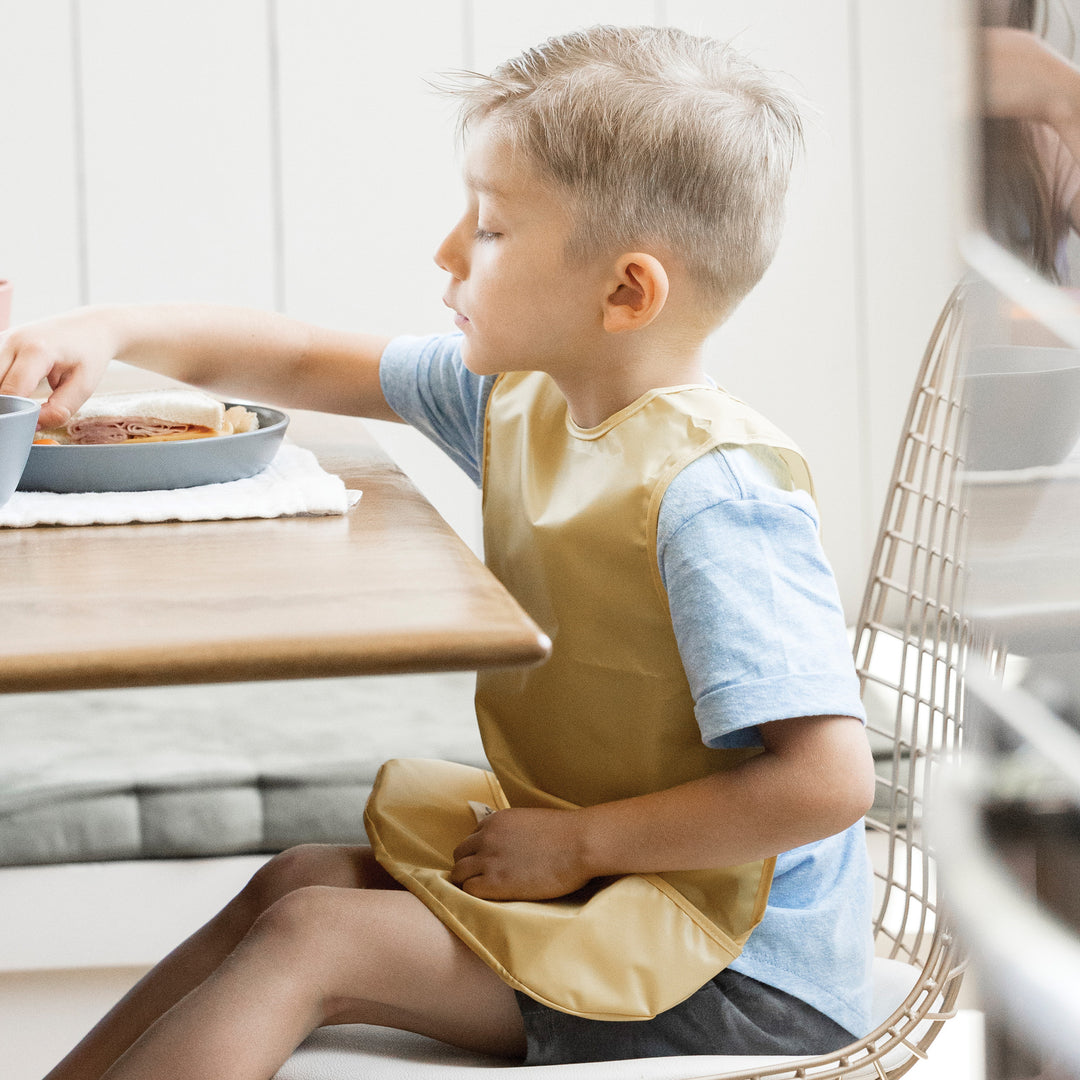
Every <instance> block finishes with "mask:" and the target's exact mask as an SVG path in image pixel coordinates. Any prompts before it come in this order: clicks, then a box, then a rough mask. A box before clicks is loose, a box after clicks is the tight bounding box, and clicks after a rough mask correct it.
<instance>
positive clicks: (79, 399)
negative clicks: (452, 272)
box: [0, 304, 398, 427]
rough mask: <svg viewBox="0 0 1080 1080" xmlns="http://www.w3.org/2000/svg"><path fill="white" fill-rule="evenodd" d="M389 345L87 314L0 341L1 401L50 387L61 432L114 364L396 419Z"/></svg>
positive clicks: (51, 420) (261, 328)
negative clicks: (388, 375) (387, 381)
mask: <svg viewBox="0 0 1080 1080" xmlns="http://www.w3.org/2000/svg"><path fill="white" fill-rule="evenodd" d="M387 341H388V339H387V338H385V337H380V336H377V335H368V334H357V333H349V332H345V331H340V330H330V329H325V328H322V327H318V326H314V325H311V324H309V323H304V322H301V321H299V320H296V319H291V318H287V317H286V316H283V315H278V314H275V313H271V312H263V311H256V310H248V309H245V308H233V307H225V306H217V305H210V304H159V305H145V306H129V307H127V306H100V307H87V308H80V309H77V310H75V311H72V312H68V313H66V314H64V315H59V316H56V317H53V318H50V319H43V320H41V321H38V322H32V323H25V324H23V325H21V326H18V327H15V328H13V329H12V330H9V331H7V332H6V333H4V334H0V393H5V394H18V395H24V396H25V395H29V394H32V393H34V392H35V390H36V389H37V387H38V385H39V384H40V383H41V381H42V380H43V379H45V380H47V381H48V383H49V386H50V388H51V394H50V395H49V398H48V400H47V401H46V402H45V404H44V405H43V406H42V410H41V417H40V424H41V426H42V427H51V426H55V425H57V424H62V423H64V422H65V421H66V420H67V419H68V417H69V416H70V415H71V414H72V413H73V412H74V411H75V410H76V409H78V407H79V406H80V405H81V404H82V403H83V402H84V401H85V400H86V398H87V397H89V396H90V394H92V393H93V392H94V389H95V388H96V386H97V385H98V383H99V382H100V380H101V378H102V376H103V375H104V373H105V370H106V368H107V367H108V364H109V361H110V360H113V359H117V360H123V361H125V362H127V363H130V364H134V365H136V366H138V367H141V368H145V369H147V370H150V371H156V372H159V373H161V374H163V375H167V376H170V377H172V378H175V379H180V380H181V381H183V382H186V383H191V384H192V385H195V386H201V387H203V388H205V389H207V390H212V391H216V392H218V393H220V394H228V395H233V396H237V397H244V398H251V399H255V400H259V401H265V402H268V403H271V402H272V403H274V404H279V405H285V406H291V407H294V408H308V409H318V410H322V411H326V412H337V413H346V414H350V415H356V416H369V417H373V418H377V419H386V420H396V419H398V417H397V415H396V414H395V413H394V412H393V410H392V409H391V408H390V407H389V405H387V403H386V400H385V398H384V397H383V394H382V390H381V387H380V385H379V358H380V356H381V355H382V351H383V349H384V348H385V345H386V343H387Z"/></svg>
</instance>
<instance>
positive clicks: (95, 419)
mask: <svg viewBox="0 0 1080 1080" xmlns="http://www.w3.org/2000/svg"><path fill="white" fill-rule="evenodd" d="M258 426H259V417H258V415H257V414H256V413H253V412H252V411H251V410H250V409H245V408H244V407H243V406H242V405H233V406H232V407H230V408H226V407H225V406H224V405H223V404H222V403H221V402H220V401H218V400H216V399H215V398H212V397H210V395H209V394H204V393H203V392H202V391H201V390H189V389H183V388H180V389H166V390H137V391H130V392H125V393H115V394H95V395H94V396H93V397H91V398H88V399H87V401H86V402H85V403H84V404H83V406H82V408H80V409H79V410H78V411H77V412H76V413H74V414H73V415H72V417H71V419H70V420H68V422H67V423H66V424H64V425H63V426H61V427H56V428H50V429H47V430H42V431H39V432H38V434H37V438H36V439H35V440H34V441H35V442H36V443H37V444H38V445H41V444H45V445H63V446H68V445H77V446H92V445H101V444H105V443H147V442H172V441H174V440H178V439H208V438H213V437H215V436H218V435H236V434H240V433H241V432H245V431H254V430H256V429H257V428H258Z"/></svg>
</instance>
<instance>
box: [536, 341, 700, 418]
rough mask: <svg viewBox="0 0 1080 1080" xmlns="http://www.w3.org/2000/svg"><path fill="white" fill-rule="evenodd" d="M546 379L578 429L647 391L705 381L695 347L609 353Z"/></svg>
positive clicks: (554, 373)
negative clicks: (563, 400) (643, 354)
mask: <svg viewBox="0 0 1080 1080" xmlns="http://www.w3.org/2000/svg"><path fill="white" fill-rule="evenodd" d="M549 374H550V375H551V377H552V378H553V379H554V380H555V383H556V384H557V385H558V387H559V390H560V391H561V392H562V394H563V397H565V398H566V403H567V405H568V406H569V409H570V418H571V419H572V420H573V421H574V423H575V424H577V425H578V426H579V427H582V428H594V427H598V426H599V425H600V424H602V423H603V422H604V421H605V420H607V419H608V418H609V417H611V416H614V415H615V413H617V412H619V410H620V409H625V408H626V407H627V406H628V405H631V404H633V403H634V402H635V401H637V400H638V398H640V397H641V396H642V395H643V394H647V393H648V392H649V391H650V390H657V389H661V388H663V387H667V386H685V385H687V384H692V383H704V382H707V381H708V378H707V376H706V374H705V368H704V363H703V359H702V350H701V348H700V346H695V347H693V348H690V349H687V348H679V349H673V350H656V351H654V352H651V353H650V354H649V356H647V357H636V356H629V357H628V356H625V355H620V354H619V350H615V351H613V352H611V353H609V354H608V355H607V356H603V357H599V358H595V357H594V358H592V362H584V363H581V364H575V365H573V366H572V367H570V368H568V369H564V370H561V371H552V372H549Z"/></svg>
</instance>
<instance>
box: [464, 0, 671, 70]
mask: <svg viewBox="0 0 1080 1080" xmlns="http://www.w3.org/2000/svg"><path fill="white" fill-rule="evenodd" d="M473 6H474V11H475V17H474V19H475V27H476V45H475V55H476V65H477V70H479V71H489V70H490V69H491V68H493V67H494V66H495V65H496V64H498V63H500V62H501V61H503V60H506V59H508V58H509V57H511V56H514V55H516V54H517V53H519V52H521V51H522V50H523V49H526V48H528V47H530V46H532V45H538V44H539V43H540V42H541V41H543V40H544V39H545V38H549V37H551V36H552V35H553V34H562V33H565V32H566V31H568V30H575V29H578V28H580V27H584V26H591V25H592V24H594V23H616V24H619V25H622V26H630V25H633V24H636V23H650V22H652V21H653V20H654V19H655V18H656V14H657V13H656V7H655V4H654V0H624V2H622V3H617V2H613V0H547V2H546V3H543V4H507V3H503V2H500V0H473Z"/></svg>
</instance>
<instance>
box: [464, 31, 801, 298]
mask: <svg viewBox="0 0 1080 1080" xmlns="http://www.w3.org/2000/svg"><path fill="white" fill-rule="evenodd" d="M448 89H450V90H451V92H453V93H455V94H457V95H459V96H460V97H461V98H462V102H461V112H460V118H459V119H460V130H461V133H462V136H463V137H464V136H465V135H466V134H467V132H468V129H469V128H470V127H471V126H472V125H475V124H477V123H479V122H481V121H487V120H491V121H493V122H494V123H496V124H497V125H498V131H499V134H500V136H502V137H505V138H506V139H507V140H508V143H509V145H510V146H511V147H512V148H513V149H514V150H516V151H520V152H522V153H523V154H524V155H525V157H526V159H527V160H528V161H529V163H530V165H531V166H533V167H534V168H535V169H536V171H537V172H538V173H539V174H540V176H541V177H542V178H544V179H547V180H549V181H553V182H554V183H555V184H556V185H558V186H559V187H561V188H562V189H563V190H564V191H565V192H566V193H567V196H568V198H569V200H570V203H571V206H572V207H573V210H574V213H575V217H576V227H575V230H574V233H573V236H572V238H571V241H570V251H569V253H568V254H569V255H570V257H572V258H574V259H577V260H587V259H591V258H594V257H596V256H600V255H606V254H609V253H611V252H613V251H618V250H625V251H628V250H633V249H634V248H635V247H636V246H638V245H641V244H643V243H645V244H657V245H660V246H661V247H662V248H664V249H666V251H667V252H668V253H670V254H671V255H674V256H675V257H676V258H678V259H680V260H681V261H682V262H683V264H684V265H685V266H686V268H687V270H688V271H689V273H690V274H691V276H692V278H693V279H694V280H695V281H696V282H697V284H698V286H699V288H700V290H701V292H702V294H703V296H704V297H705V298H706V299H707V300H708V301H709V303H710V304H711V305H713V306H715V307H716V308H717V309H718V310H720V311H722V312H725V313H726V312H727V311H729V310H730V309H731V308H732V307H734V306H735V304H736V303H738V301H739V300H741V299H742V297H743V296H745V295H746V293H748V292H749V291H750V289H752V288H753V286H754V285H755V284H756V283H757V282H758V280H759V279H760V277H761V275H762V274H763V273H764V272H765V269H766V268H767V267H768V265H769V263H770V261H771V260H772V257H773V254H774V253H775V250H776V246H777V244H778V242H779V239H780V233H781V230H782V227H783V219H784V197H785V194H786V192H787V186H788V181H789V178H790V174H791V167H792V164H793V161H794V158H795V155H796V153H797V151H798V149H799V148H800V146H801V144H802V125H801V121H800V118H799V111H798V108H797V106H796V105H795V102H794V100H793V99H792V97H791V96H789V95H788V94H787V93H786V92H785V91H784V90H782V89H781V88H780V87H779V86H778V85H777V83H776V81H775V80H774V79H773V78H772V77H771V76H770V75H768V74H767V73H766V72H764V71H763V70H762V69H761V68H759V67H757V66H756V65H755V64H754V63H752V62H751V61H750V60H748V59H747V58H746V57H745V56H743V55H742V54H740V53H739V52H737V51H736V50H735V49H733V48H731V47H730V46H729V45H728V44H726V43H724V42H721V41H716V40H714V39H711V38H705V37H697V36H694V35H692V34H688V33H686V32H685V31H682V30H678V29H675V28H660V27H618V26H595V27H591V28H589V29H586V30H580V31H575V32H573V33H569V34H566V35H563V36H560V37H554V38H551V39H549V40H548V41H546V42H544V43H543V44H542V45H539V46H537V47H536V48H533V49H529V50H527V51H526V52H524V53H522V54H521V55H520V56H518V57H515V58H513V59H511V60H508V61H506V62H505V63H503V64H501V65H500V66H499V67H498V68H496V69H495V71H494V72H492V74H491V75H486V76H483V75H477V74H474V73H464V74H462V75H461V76H459V77H457V78H455V79H454V80H453V81H452V83H451V84H450V85H449V87H448Z"/></svg>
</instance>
